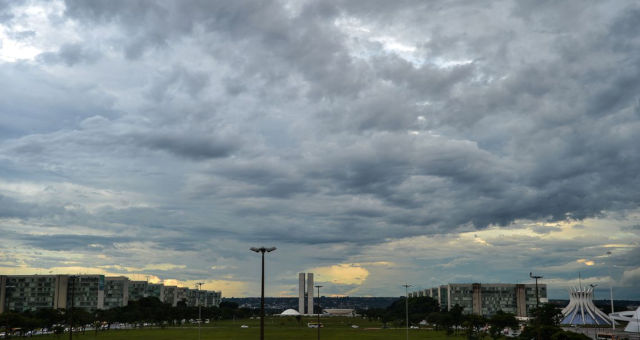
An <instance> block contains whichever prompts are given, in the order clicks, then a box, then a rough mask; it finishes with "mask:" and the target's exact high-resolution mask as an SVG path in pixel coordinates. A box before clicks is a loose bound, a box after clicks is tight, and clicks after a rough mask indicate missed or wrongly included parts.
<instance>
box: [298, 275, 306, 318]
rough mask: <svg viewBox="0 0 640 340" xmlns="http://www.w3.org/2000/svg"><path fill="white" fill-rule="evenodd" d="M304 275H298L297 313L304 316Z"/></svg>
mask: <svg viewBox="0 0 640 340" xmlns="http://www.w3.org/2000/svg"><path fill="white" fill-rule="evenodd" d="M304 286H305V281H304V273H299V274H298V313H300V314H304V299H305V295H304Z"/></svg>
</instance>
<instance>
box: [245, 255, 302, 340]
mask: <svg viewBox="0 0 640 340" xmlns="http://www.w3.org/2000/svg"><path fill="white" fill-rule="evenodd" d="M249 249H250V250H251V251H253V252H256V253H262V285H261V289H260V340H264V253H270V252H272V251H274V250H276V247H270V248H265V247H260V248H256V247H251V248H249ZM312 307H313V306H312Z"/></svg>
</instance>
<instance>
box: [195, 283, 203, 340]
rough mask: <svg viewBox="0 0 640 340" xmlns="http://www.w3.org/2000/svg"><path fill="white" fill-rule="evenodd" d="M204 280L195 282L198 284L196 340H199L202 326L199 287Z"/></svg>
mask: <svg viewBox="0 0 640 340" xmlns="http://www.w3.org/2000/svg"><path fill="white" fill-rule="evenodd" d="M203 284H204V282H198V283H196V286H198V295H197V301H198V302H197V303H198V340H200V334H201V328H202V304H201V303H200V289H201V288H202V285H203Z"/></svg>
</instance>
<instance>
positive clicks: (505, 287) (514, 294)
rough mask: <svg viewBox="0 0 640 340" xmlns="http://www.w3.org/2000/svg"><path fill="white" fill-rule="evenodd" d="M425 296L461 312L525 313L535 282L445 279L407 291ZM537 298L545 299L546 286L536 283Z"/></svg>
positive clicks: (531, 303)
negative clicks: (449, 280)
mask: <svg viewBox="0 0 640 340" xmlns="http://www.w3.org/2000/svg"><path fill="white" fill-rule="evenodd" d="M418 296H429V297H432V298H434V299H435V300H436V301H438V304H439V305H440V307H441V308H446V309H448V310H449V309H451V308H452V307H453V306H455V305H458V306H460V307H462V308H463V313H465V314H471V313H473V314H478V315H485V316H491V315H493V314H495V312H497V311H499V310H501V311H503V312H507V313H513V314H515V315H516V316H527V315H528V314H529V311H530V310H531V309H532V308H534V307H535V306H536V285H535V284H509V283H490V284H485V283H449V284H447V285H441V286H438V287H434V288H429V289H425V290H422V291H419V292H413V293H410V294H409V297H418ZM538 296H539V298H540V301H541V302H546V301H547V286H546V285H545V284H538Z"/></svg>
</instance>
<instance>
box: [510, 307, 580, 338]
mask: <svg viewBox="0 0 640 340" xmlns="http://www.w3.org/2000/svg"><path fill="white" fill-rule="evenodd" d="M531 315H532V316H533V319H532V320H531V322H530V324H529V325H528V326H527V327H525V329H524V330H523V331H522V333H521V334H520V338H521V339H536V340H541V339H545V340H546V339H553V340H581V339H588V338H585V337H581V335H580V334H576V333H573V332H568V331H563V330H562V329H561V328H560V321H561V320H562V312H561V311H560V308H558V307H557V306H556V305H553V304H550V303H546V304H543V305H541V306H540V307H539V308H534V309H532V310H531Z"/></svg>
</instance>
